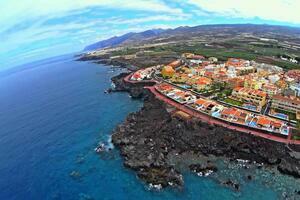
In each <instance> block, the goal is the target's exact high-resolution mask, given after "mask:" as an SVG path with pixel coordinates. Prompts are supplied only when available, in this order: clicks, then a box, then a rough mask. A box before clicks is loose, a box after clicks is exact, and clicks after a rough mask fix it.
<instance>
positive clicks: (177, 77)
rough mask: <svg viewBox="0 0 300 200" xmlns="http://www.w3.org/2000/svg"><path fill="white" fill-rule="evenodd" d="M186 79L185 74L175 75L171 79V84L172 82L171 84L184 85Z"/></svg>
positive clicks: (187, 77)
mask: <svg viewBox="0 0 300 200" xmlns="http://www.w3.org/2000/svg"><path fill="white" fill-rule="evenodd" d="M188 79H189V76H188V75H187V74H183V73H175V74H174V75H173V76H172V78H171V82H173V83H186V82H187V80H188Z"/></svg>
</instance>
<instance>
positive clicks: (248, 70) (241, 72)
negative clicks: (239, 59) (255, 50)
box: [236, 66, 255, 76]
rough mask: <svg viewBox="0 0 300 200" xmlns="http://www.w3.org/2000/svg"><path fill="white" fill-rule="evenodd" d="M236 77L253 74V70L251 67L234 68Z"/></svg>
mask: <svg viewBox="0 0 300 200" xmlns="http://www.w3.org/2000/svg"><path fill="white" fill-rule="evenodd" d="M236 71H237V75H238V76H239V75H247V74H250V73H254V72H255V68H254V67H252V66H246V67H236Z"/></svg>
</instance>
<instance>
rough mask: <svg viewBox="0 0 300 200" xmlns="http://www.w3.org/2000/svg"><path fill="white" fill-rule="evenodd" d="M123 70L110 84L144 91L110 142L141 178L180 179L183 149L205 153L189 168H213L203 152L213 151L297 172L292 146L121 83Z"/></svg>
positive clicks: (137, 93)
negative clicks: (204, 117)
mask: <svg viewBox="0 0 300 200" xmlns="http://www.w3.org/2000/svg"><path fill="white" fill-rule="evenodd" d="M125 76H126V75H125V74H121V75H119V76H117V77H114V78H113V79H112V80H113V82H114V83H115V85H116V88H117V89H118V90H122V91H128V92H130V93H131V95H132V94H134V97H144V106H143V108H142V109H141V110H140V111H139V112H136V113H132V114H130V115H129V116H128V117H127V118H126V120H125V121H124V122H123V123H122V124H120V125H119V126H118V127H117V128H116V129H115V131H114V133H113V136H112V142H113V143H114V144H115V145H116V146H117V147H118V148H119V149H120V151H121V154H122V156H123V157H124V165H125V166H126V167H129V168H131V169H133V170H135V171H136V172H137V175H138V177H140V178H141V179H142V180H144V181H145V182H147V183H149V184H153V185H159V186H161V187H166V186H168V185H177V186H181V185H183V177H182V175H181V171H180V169H179V168H178V167H177V165H178V163H179V164H180V162H182V163H183V162H184V163H185V164H186V163H187V160H186V159H184V158H185V157H186V155H189V156H191V155H193V156H201V157H207V159H206V162H200V163H197V162H196V163H189V164H188V165H189V168H190V169H191V170H192V171H195V172H206V171H208V170H213V171H216V170H217V169H216V167H215V166H214V163H212V162H210V160H209V156H210V155H214V156H218V157H226V158H228V159H231V160H236V159H243V160H249V161H250V162H253V163H260V164H261V163H263V164H264V165H265V166H270V167H274V168H277V169H278V170H279V171H280V172H281V173H284V174H288V175H292V176H294V177H297V178H299V177H300V170H299V169H300V157H299V153H298V151H299V149H298V148H297V147H296V146H292V145H290V146H287V145H285V144H282V143H277V142H273V141H270V140H267V139H263V138H258V137H255V136H253V135H250V134H245V133H240V132H237V131H233V130H229V129H226V128H224V127H221V126H214V125H209V124H207V123H206V122H202V121H199V120H198V119H196V118H193V117H192V116H188V115H187V114H185V113H182V112H178V111H177V110H176V109H175V108H173V107H170V106H169V105H166V104H165V103H163V102H161V101H159V100H158V99H156V98H155V97H154V95H153V94H152V93H150V92H149V91H148V90H146V89H144V88H143V87H142V85H139V86H137V85H135V86H133V85H128V84H127V83H124V81H123V80H122V77H125ZM180 157H181V159H180ZM177 158H178V159H177ZM174 160H176V162H175V161H174ZM235 187H237V186H235Z"/></svg>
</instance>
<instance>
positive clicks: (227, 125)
mask: <svg viewBox="0 0 300 200" xmlns="http://www.w3.org/2000/svg"><path fill="white" fill-rule="evenodd" d="M131 76H132V73H131V74H129V75H128V76H126V77H125V78H124V81H125V82H127V83H132V84H135V83H141V82H144V83H149V82H152V83H160V82H159V81H157V80H153V79H152V80H143V81H133V80H130V78H131ZM144 88H145V89H149V90H150V91H151V92H152V93H153V94H154V95H155V96H156V98H158V99H159V100H161V101H164V102H165V103H167V104H169V105H171V106H173V107H175V108H177V109H178V110H181V111H183V112H185V113H187V114H189V115H191V116H194V117H196V118H198V119H200V120H201V121H204V122H206V123H208V124H211V125H219V126H222V127H225V128H228V129H230V130H234V131H239V132H242V133H246V134H251V135H254V136H257V137H262V138H265V139H268V140H272V141H275V142H280V143H285V144H297V145H300V141H299V140H292V139H291V132H290V133H289V135H288V137H287V138H286V139H285V138H281V137H278V136H275V135H270V134H267V133H265V132H262V131H259V130H254V129H250V128H247V127H242V126H236V125H233V124H230V123H229V122H227V123H226V122H224V121H221V120H218V119H215V118H213V117H211V116H209V115H206V114H204V113H200V112H197V111H195V110H193V109H191V108H189V107H187V106H185V105H182V104H180V103H177V102H175V101H173V100H171V99H169V98H168V97H166V96H164V95H162V94H161V93H159V92H158V91H157V90H156V89H155V87H154V86H145V87H144Z"/></svg>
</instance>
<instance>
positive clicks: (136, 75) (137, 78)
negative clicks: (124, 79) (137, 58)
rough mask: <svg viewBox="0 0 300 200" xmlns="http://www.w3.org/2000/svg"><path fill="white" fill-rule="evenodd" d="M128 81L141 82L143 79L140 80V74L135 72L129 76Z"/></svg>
mask: <svg viewBox="0 0 300 200" xmlns="http://www.w3.org/2000/svg"><path fill="white" fill-rule="evenodd" d="M130 79H131V80H133V81H140V80H142V79H143V78H142V75H141V73H140V72H138V71H137V72H135V73H134V74H133V75H132V76H131V78H130Z"/></svg>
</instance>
